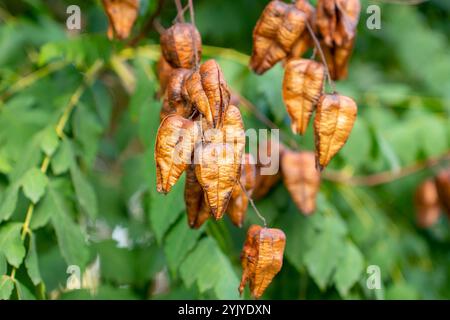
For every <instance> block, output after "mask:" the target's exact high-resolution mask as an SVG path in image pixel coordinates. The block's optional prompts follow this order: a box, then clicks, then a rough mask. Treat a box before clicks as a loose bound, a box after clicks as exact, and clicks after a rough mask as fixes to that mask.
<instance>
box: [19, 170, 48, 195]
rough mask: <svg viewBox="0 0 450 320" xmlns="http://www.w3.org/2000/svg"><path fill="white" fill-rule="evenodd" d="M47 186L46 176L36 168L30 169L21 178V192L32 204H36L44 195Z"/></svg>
mask: <svg viewBox="0 0 450 320" xmlns="http://www.w3.org/2000/svg"><path fill="white" fill-rule="evenodd" d="M47 184H48V178H47V176H46V175H45V174H44V173H43V172H42V171H41V170H39V169H38V168H31V169H30V170H28V171H27V173H25V175H24V177H23V178H22V187H23V192H24V193H25V196H26V197H27V198H28V199H30V200H31V201H32V202H33V203H37V202H38V201H39V199H41V197H42V196H43V195H44V193H45V188H46V187H47Z"/></svg>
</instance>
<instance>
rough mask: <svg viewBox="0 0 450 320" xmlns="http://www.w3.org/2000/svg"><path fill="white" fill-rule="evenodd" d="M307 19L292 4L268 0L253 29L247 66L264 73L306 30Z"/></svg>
mask: <svg viewBox="0 0 450 320" xmlns="http://www.w3.org/2000/svg"><path fill="white" fill-rule="evenodd" d="M307 19H308V16H307V13H306V12H302V11H300V10H298V9H297V8H296V7H295V5H293V4H286V3H284V2H281V1H271V2H269V4H268V5H267V6H266V8H265V9H264V11H263V13H262V14H261V17H260V18H259V20H258V22H257V23H256V26H255V28H254V30H253V51H252V56H251V59H250V68H251V69H252V70H253V71H254V72H255V73H257V74H263V73H264V72H266V71H267V70H269V69H270V68H271V67H272V66H274V65H275V64H276V63H277V62H278V61H281V60H282V59H284V58H285V57H286V56H287V55H288V54H289V53H290V51H291V49H292V47H293V45H294V43H295V42H296V41H297V40H298V39H299V37H300V36H301V35H302V34H303V32H304V31H305V29H306V21H307Z"/></svg>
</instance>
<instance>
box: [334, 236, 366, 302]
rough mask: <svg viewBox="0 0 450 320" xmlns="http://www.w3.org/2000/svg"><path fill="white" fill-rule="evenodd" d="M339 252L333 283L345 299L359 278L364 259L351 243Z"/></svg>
mask: <svg viewBox="0 0 450 320" xmlns="http://www.w3.org/2000/svg"><path fill="white" fill-rule="evenodd" d="M341 250H342V257H341V259H340V260H339V262H338V265H337V268H336V273H335V274H334V283H335V284H336V288H337V289H338V291H339V293H340V294H341V296H342V297H345V296H347V294H348V291H349V289H350V288H351V287H352V286H353V285H354V284H355V283H356V282H357V281H358V280H359V278H360V276H361V272H362V271H363V269H364V258H363V256H362V254H361V252H360V251H359V249H358V248H357V247H356V246H355V245H354V244H353V243H352V242H347V243H346V244H345V246H344V247H343V248H342V249H341Z"/></svg>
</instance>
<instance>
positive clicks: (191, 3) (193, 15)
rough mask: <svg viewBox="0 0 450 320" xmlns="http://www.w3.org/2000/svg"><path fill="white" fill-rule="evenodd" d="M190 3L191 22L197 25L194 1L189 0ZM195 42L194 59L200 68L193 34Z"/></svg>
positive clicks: (196, 65) (196, 66) (196, 67)
mask: <svg viewBox="0 0 450 320" xmlns="http://www.w3.org/2000/svg"><path fill="white" fill-rule="evenodd" d="M188 4H189V13H190V15H191V23H192V25H193V26H194V27H195V13H194V3H193V2H192V0H189V1H188ZM193 38H194V39H193V43H194V59H195V69H196V70H197V69H198V63H199V61H198V52H197V41H195V37H194V36H193Z"/></svg>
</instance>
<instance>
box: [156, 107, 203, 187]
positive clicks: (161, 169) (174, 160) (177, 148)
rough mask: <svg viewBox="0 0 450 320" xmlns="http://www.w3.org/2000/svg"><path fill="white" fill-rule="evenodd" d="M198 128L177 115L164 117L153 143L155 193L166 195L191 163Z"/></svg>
mask: <svg viewBox="0 0 450 320" xmlns="http://www.w3.org/2000/svg"><path fill="white" fill-rule="evenodd" d="M197 138H198V128H197V126H196V125H195V123H194V122H192V121H190V120H187V119H185V118H183V117H181V116H179V115H175V114H170V115H168V116H166V117H165V118H164V119H163V120H162V122H161V124H160V126H159V129H158V133H157V135H156V143H155V161H156V178H157V191H158V192H163V193H168V192H169V191H170V189H171V188H172V186H173V185H174V184H175V183H176V182H177V181H178V179H179V178H180V176H181V174H182V173H183V171H184V170H185V169H186V168H187V167H188V165H189V164H190V163H191V157H192V152H193V149H194V144H195V142H196V140H197Z"/></svg>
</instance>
